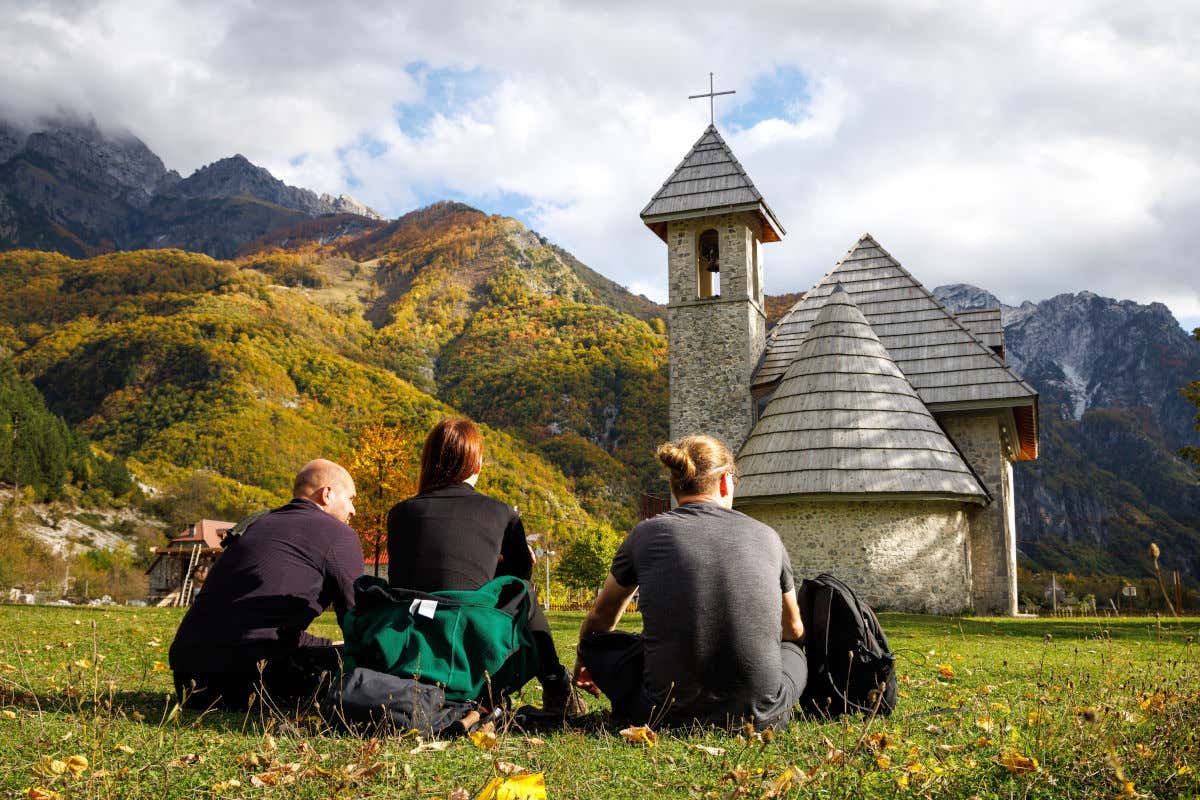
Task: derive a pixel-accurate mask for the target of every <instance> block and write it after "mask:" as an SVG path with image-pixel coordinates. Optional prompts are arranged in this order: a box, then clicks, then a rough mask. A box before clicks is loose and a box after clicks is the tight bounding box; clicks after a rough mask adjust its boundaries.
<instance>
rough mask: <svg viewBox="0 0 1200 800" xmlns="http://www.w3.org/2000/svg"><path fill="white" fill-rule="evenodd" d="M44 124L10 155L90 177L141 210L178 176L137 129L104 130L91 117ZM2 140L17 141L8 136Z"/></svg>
mask: <svg viewBox="0 0 1200 800" xmlns="http://www.w3.org/2000/svg"><path fill="white" fill-rule="evenodd" d="M38 127H39V128H40V130H36V131H34V132H33V133H30V134H29V135H28V136H27V137H26V138H25V141H24V142H23V144H22V145H21V147H20V149H19V150H18V151H16V152H14V153H12V154H11V155H10V157H9V158H10V159H11V158H15V157H17V156H19V155H24V156H26V157H28V158H30V159H32V160H36V161H40V162H44V163H46V162H48V164H49V165H50V166H52V167H54V168H55V170H56V172H60V173H62V174H63V175H64V177H68V178H71V179H74V180H80V179H82V180H84V181H88V182H90V183H91V184H92V185H94V186H96V187H98V189H99V191H100V193H101V194H103V195H104V196H107V197H110V198H113V199H120V200H123V201H124V202H127V203H129V204H130V205H132V206H134V207H135V208H143V207H145V206H146V204H147V203H149V202H150V198H151V196H152V195H153V194H154V192H155V191H156V190H157V189H159V188H160V187H161V186H162V185H163V184H164V183H169V182H170V181H171V179H172V176H174V178H175V179H178V175H176V174H175V173H173V172H170V171H168V170H167V168H166V167H165V166H164V165H163V162H162V160H161V159H160V158H159V157H158V156H156V155H155V154H154V153H153V152H152V151H151V150H150V148H149V147H147V146H146V144H145V143H144V142H143V141H142V140H141V139H139V138H137V137H136V136H134V135H133V134H131V133H128V132H118V133H108V132H105V131H102V130H101V129H100V128H99V127H98V126H97V125H96V122H95V120H90V119H89V120H86V121H78V120H59V121H54V122H51V123H46V124H42V125H40V126H38ZM10 130H15V129H11V128H10ZM0 138H4V139H7V140H8V141H10V142H13V141H15V140H14V139H12V138H11V136H10V137H3V135H2V134H0ZM9 146H10V147H11V146H12V145H11V144H10V145H9ZM0 147H2V145H0Z"/></svg>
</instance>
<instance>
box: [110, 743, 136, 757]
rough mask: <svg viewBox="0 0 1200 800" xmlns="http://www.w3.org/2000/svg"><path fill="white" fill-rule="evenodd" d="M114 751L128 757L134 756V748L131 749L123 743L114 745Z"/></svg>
mask: <svg viewBox="0 0 1200 800" xmlns="http://www.w3.org/2000/svg"><path fill="white" fill-rule="evenodd" d="M113 750H114V751H116V752H118V753H124V754H125V755H127V756H131V755H133V748H132V747H130V746H129V745H127V744H124V743H121V744H114V745H113Z"/></svg>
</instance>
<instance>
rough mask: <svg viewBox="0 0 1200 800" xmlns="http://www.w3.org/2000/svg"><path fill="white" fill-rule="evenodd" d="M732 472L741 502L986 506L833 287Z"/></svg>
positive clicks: (866, 327)
mask: <svg viewBox="0 0 1200 800" xmlns="http://www.w3.org/2000/svg"><path fill="white" fill-rule="evenodd" d="M738 472H739V474H740V476H741V478H740V480H739V482H738V487H737V493H736V497H737V499H738V501H739V505H740V504H741V503H742V502H746V501H749V502H755V501H758V502H762V501H764V500H767V499H772V500H774V499H781V498H784V497H790V496H795V495H808V496H818V497H819V496H827V497H837V498H838V499H854V496H856V495H858V496H861V495H867V496H880V495H883V496H888V495H918V496H923V497H939V498H946V499H952V500H960V501H966V502H974V503H980V504H986V503H988V502H990V497H989V495H988V493H987V490H986V489H984V487H983V486H982V484H981V483H980V482H979V479H978V478H977V477H976V476H975V474H974V473H973V472H972V471H971V469H970V468H969V467H968V466H967V464H966V462H965V461H964V460H963V458H962V456H961V455H960V454H959V452H958V450H957V449H956V448H955V447H954V445H953V444H952V443H951V442H950V440H949V439H948V438H947V437H946V434H945V433H944V432H943V431H942V429H941V427H940V426H939V425H938V423H937V421H936V420H934V418H933V415H932V414H930V413H929V409H927V408H926V407H925V404H924V403H922V402H921V398H920V397H918V396H917V392H916V390H914V389H913V387H912V385H911V384H910V383H909V382H908V379H907V378H905V377H904V373H903V372H902V371H901V370H900V368H899V367H898V366H896V362H895V361H893V360H892V357H891V356H890V355H889V354H888V351H887V349H886V348H885V347H884V346H883V344H882V343H880V341H879V337H878V336H876V335H875V331H874V330H872V329H871V326H870V324H869V323H868V322H867V320H866V318H865V317H864V316H863V314H862V312H861V311H859V309H858V307H857V306H856V305H855V304H854V301H853V300H851V299H850V296H849V295H848V294H847V293H846V292H845V291H844V290H843V289H842V288H841V287H840V286H838V287H837V288H836V289H835V290H834V291H833V293H832V294H830V295H829V297H828V299H827V300H825V302H824V304H823V306H822V307H821V310H820V312H819V313H818V314H817V317H816V320H815V321H813V323H812V325H811V326H810V327H809V330H808V335H807V336H805V338H804V341H803V342H802V343H801V345H800V348H799V352H798V353H797V354H796V358H795V360H794V361H792V364H791V366H790V367H788V370H787V372H786V373H785V374H784V376H783V380H782V381H781V382H780V384H779V388H778V389H777V390H776V391H775V395H774V396H773V397H772V399H771V401H770V403H769V404H768V405H767V407H766V409H765V410H764V411H763V414H762V417H761V418H760V419H759V421H758V424H757V425H755V426H754V430H753V431H752V432H751V434H750V438H749V439H747V440H746V444H745V445H744V446H743V447H742V450H741V452H740V453H739V454H738ZM863 499H869V497H868V498H863Z"/></svg>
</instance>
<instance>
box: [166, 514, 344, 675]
mask: <svg viewBox="0 0 1200 800" xmlns="http://www.w3.org/2000/svg"><path fill="white" fill-rule="evenodd" d="M362 574H363V555H362V545H361V543H360V542H359V539H358V535H357V534H356V533H355V532H354V530H353V529H352V528H351V527H350V526H349V525H347V524H345V523H344V522H340V521H338V520H336V519H334V518H333V517H331V516H330V515H329V514H326V513H325V512H324V511H322V510H321V508H320V507H319V506H318V505H316V504H315V503H312V502H310V501H308V500H292V502H290V503H288V504H287V505H286V506H283V507H282V508H277V509H275V510H274V511H271V512H270V513H269V514H265V515H263V516H262V517H259V518H258V519H256V520H255V521H254V522H252V523H251V524H250V526H249V527H248V528H246V531H245V533H243V534H242V535H241V536H238V537H235V538H234V539H233V540H232V541H227V542H226V544H225V552H223V553H222V554H221V556H220V558H218V559H217V560H216V563H215V564H213V567H212V570H211V571H210V572H209V575H208V579H207V580H205V582H204V587H203V589H202V590H201V591H200V592H199V594H197V595H196V598H195V601H194V602H193V603H192V607H191V608H189V609H188V612H187V614H186V615H185V616H184V618H183V621H182V622H180V624H179V630H178V632H176V634H175V641H174V642H173V643H172V644H171V654H170V661H171V669H173V670H175V671H183V672H188V673H205V672H239V671H244V670H247V669H249V670H253V669H254V668H255V664H256V662H258V661H259V660H261V659H264V658H271V657H273V656H277V655H280V654H282V653H285V652H287V651H288V650H291V649H293V648H296V647H298V646H313V645H328V644H330V642H329V640H328V639H324V638H321V637H317V636H313V635H311V634H308V633H305V632H304V630H305V628H307V627H308V626H309V624H310V623H311V622H312V621H313V620H314V619H316V618H317V617H318V616H320V614H321V613H322V612H323V611H324V610H325V609H326V608H327V607H329V606H330V605H332V606H333V609H334V611H335V612H336V613H337V618H338V622H339V624H340V623H341V621H342V617H343V616H344V615H345V613H346V612H347V611H348V610H349V609H350V608H351V607H352V606H353V605H354V581H355V579H357V578H358V577H359V576H360V575H362Z"/></svg>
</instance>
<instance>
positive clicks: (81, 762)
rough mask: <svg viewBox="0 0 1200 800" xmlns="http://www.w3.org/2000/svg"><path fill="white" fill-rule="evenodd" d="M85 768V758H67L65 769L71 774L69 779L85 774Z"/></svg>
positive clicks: (80, 756)
mask: <svg viewBox="0 0 1200 800" xmlns="http://www.w3.org/2000/svg"><path fill="white" fill-rule="evenodd" d="M87 768H88V760H87V756H83V755H78V756H70V757H68V758H67V769H68V770H69V771H70V772H71V777H73V778H78V777H79V776H80V775H82V774H83V773H85V772H87Z"/></svg>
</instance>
